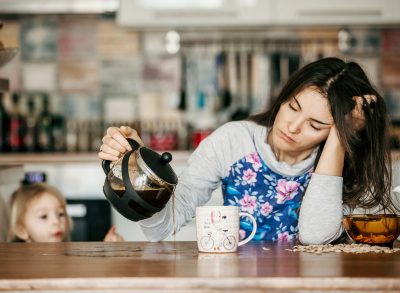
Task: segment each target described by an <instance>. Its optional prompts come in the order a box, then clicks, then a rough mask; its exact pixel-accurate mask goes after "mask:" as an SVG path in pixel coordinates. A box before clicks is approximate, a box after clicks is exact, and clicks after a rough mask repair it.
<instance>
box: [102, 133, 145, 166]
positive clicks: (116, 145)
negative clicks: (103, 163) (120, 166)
mask: <svg viewBox="0 0 400 293" xmlns="http://www.w3.org/2000/svg"><path fill="white" fill-rule="evenodd" d="M127 138H131V139H133V140H136V141H137V142H138V143H139V144H141V145H143V142H142V140H141V139H140V137H139V135H138V133H137V131H136V130H135V129H132V128H130V127H129V126H121V127H109V128H107V131H106V134H105V135H104V136H103V139H102V142H103V144H102V145H101V147H100V152H99V153H98V156H99V158H100V159H102V160H108V161H112V162H114V161H117V160H118V159H119V158H120V157H121V156H123V155H124V154H125V153H126V152H127V151H130V150H132V148H131V146H130V145H129V142H128V141H127Z"/></svg>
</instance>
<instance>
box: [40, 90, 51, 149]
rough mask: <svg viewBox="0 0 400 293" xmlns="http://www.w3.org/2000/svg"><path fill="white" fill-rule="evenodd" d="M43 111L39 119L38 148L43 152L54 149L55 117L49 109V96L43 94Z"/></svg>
mask: <svg viewBox="0 0 400 293" xmlns="http://www.w3.org/2000/svg"><path fill="white" fill-rule="evenodd" d="M42 98H43V111H42V113H41V114H40V115H39V117H38V121H37V149H38V150H39V151H42V152H49V151H52V150H53V146H54V144H53V130H52V123H53V117H52V115H51V113H50V110H49V97H48V95H47V94H43V96H42Z"/></svg>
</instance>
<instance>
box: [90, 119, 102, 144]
mask: <svg viewBox="0 0 400 293" xmlns="http://www.w3.org/2000/svg"><path fill="white" fill-rule="evenodd" d="M89 123H90V131H89V136H90V139H89V141H90V151H93V152H98V151H99V148H100V146H101V144H102V142H101V138H102V136H103V127H102V123H101V121H99V120H92V121H90V122H89Z"/></svg>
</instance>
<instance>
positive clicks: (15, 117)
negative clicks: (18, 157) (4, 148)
mask: <svg viewBox="0 0 400 293" xmlns="http://www.w3.org/2000/svg"><path fill="white" fill-rule="evenodd" d="M19 101H20V96H19V94H18V93H13V95H12V110H11V114H10V122H9V131H8V145H9V147H10V150H11V151H12V152H21V151H23V150H24V145H23V143H24V137H25V125H24V124H25V120H24V116H23V115H22V114H21V111H20V105H19Z"/></svg>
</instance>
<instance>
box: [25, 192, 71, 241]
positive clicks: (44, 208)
mask: <svg viewBox="0 0 400 293" xmlns="http://www.w3.org/2000/svg"><path fill="white" fill-rule="evenodd" d="M24 226H25V230H26V234H27V236H28V239H27V241H29V242H61V241H63V240H64V239H65V238H66V236H67V235H66V233H68V231H67V229H68V219H67V215H66V213H65V210H64V209H63V207H62V205H61V203H60V201H59V200H58V199H57V198H56V197H55V196H53V195H52V194H49V193H44V194H43V195H41V196H40V197H38V198H36V199H34V200H32V202H31V203H29V205H28V210H27V212H26V214H25V217H24Z"/></svg>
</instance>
